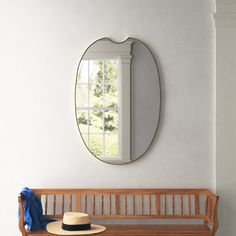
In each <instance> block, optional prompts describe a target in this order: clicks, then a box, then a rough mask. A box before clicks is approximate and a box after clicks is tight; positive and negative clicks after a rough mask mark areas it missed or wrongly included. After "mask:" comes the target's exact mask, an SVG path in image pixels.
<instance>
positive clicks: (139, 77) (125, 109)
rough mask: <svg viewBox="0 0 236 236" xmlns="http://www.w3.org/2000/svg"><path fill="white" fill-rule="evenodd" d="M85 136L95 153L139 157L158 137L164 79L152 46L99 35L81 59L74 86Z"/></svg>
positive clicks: (118, 158) (115, 160)
mask: <svg viewBox="0 0 236 236" xmlns="http://www.w3.org/2000/svg"><path fill="white" fill-rule="evenodd" d="M75 106H76V119H77V124H78V127H79V131H80V134H81V137H82V138H83V141H84V143H85V145H86V146H87V148H88V150H89V151H90V152H91V153H92V154H93V156H95V157H96V158H98V159H100V160H102V161H104V162H107V163H111V164H125V163H129V162H132V161H135V160H137V159H138V158H139V157H141V156H142V155H143V154H144V153H145V152H146V151H147V150H148V148H149V147H150V145H151V143H152V142H153V139H154V136H155V133H156V130H157V127H158V123H159V116H160V80H159V73H158V68H157V64H156V62H155V59H154V57H153V55H152V53H151V51H150V50H149V49H148V47H147V46H146V45H145V44H144V43H142V42H141V41H139V40H137V39H134V38H128V39H127V40H125V41H124V42H121V43H116V42H113V41H112V40H110V39H108V38H102V39H99V40H97V41H95V42H94V43H93V44H92V45H90V46H89V47H88V49H87V50H86V51H85V53H84V54H83V57H82V59H81V60H80V63H79V66H78V70H77V77H76V89H75Z"/></svg>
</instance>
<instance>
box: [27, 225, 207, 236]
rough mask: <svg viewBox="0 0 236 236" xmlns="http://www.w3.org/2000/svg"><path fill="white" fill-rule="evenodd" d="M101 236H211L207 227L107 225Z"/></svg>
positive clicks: (42, 233)
mask: <svg viewBox="0 0 236 236" xmlns="http://www.w3.org/2000/svg"><path fill="white" fill-rule="evenodd" d="M28 234H29V235H37V236H41V235H42V236H52V234H50V233H48V232H47V231H37V232H28ZM97 235H101V236H103V235H104V236H114V235H116V236H119V235H122V236H140V235H145V236H154V235H155V236H164V235H168V236H181V235H182V236H210V235H211V232H210V229H209V228H208V227H207V226H205V225H166V224H165V225H106V230H105V231H104V232H102V233H99V234H97Z"/></svg>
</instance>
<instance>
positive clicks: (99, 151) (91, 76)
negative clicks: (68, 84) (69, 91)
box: [76, 59, 120, 158]
mask: <svg viewBox="0 0 236 236" xmlns="http://www.w3.org/2000/svg"><path fill="white" fill-rule="evenodd" d="M119 68H120V60H119V59H96V60H93V59H89V60H87V59H86V60H82V61H81V63H80V66H79V70H78V74H77V85H76V86H77V88H76V89H77V93H76V95H77V96H79V98H76V101H77V122H78V124H79V127H80V132H81V135H82V137H83V139H84V141H85V143H86V145H87V146H88V147H89V150H90V151H91V152H92V153H93V154H94V155H95V156H97V157H99V158H106V157H109V158H117V157H119V138H118V137H119V129H118V127H119V99H118V98H119V94H118V78H119Z"/></svg>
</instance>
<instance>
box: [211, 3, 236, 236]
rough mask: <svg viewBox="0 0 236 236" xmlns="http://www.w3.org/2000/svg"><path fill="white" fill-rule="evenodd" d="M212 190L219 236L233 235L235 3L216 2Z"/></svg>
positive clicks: (235, 189) (235, 210) (235, 194)
mask: <svg viewBox="0 0 236 236" xmlns="http://www.w3.org/2000/svg"><path fill="white" fill-rule="evenodd" d="M216 3H217V4H216V9H217V11H216V15H215V18H216V190H217V194H218V195H219V196H220V202H219V203H220V204H219V223H220V228H219V232H218V235H219V236H235V233H236V224H235V223H236V220H235V215H236V204H235V199H236V187H235V186H236V172H235V167H236V158H235V156H236V146H235V140H236V125H235V121H236V79H235V78H236V43H235V42H236V27H235V26H236V1H222V0H220V1H216Z"/></svg>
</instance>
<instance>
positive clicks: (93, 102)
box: [89, 84, 103, 107]
mask: <svg viewBox="0 0 236 236" xmlns="http://www.w3.org/2000/svg"><path fill="white" fill-rule="evenodd" d="M102 106H103V85H102V84H96V85H95V84H94V85H91V86H90V87H89V107H102Z"/></svg>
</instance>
